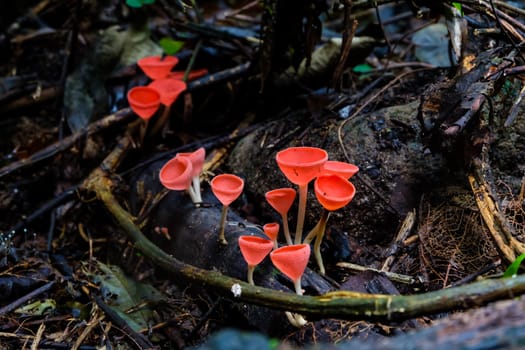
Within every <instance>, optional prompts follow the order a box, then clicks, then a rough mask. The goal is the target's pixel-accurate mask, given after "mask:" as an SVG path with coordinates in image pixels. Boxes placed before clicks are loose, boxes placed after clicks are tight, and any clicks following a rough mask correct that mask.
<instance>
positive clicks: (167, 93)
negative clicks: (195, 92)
mask: <svg viewBox="0 0 525 350" xmlns="http://www.w3.org/2000/svg"><path fill="white" fill-rule="evenodd" d="M148 87H150V88H152V89H155V90H157V92H158V93H159V94H160V102H161V103H162V104H163V105H164V111H163V112H162V114H161V116H160V118H159V119H158V120H157V122H156V123H155V125H154V126H153V128H152V130H151V133H152V134H156V133H157V132H158V130H159V129H160V128H163V127H164V130H166V126H167V121H168V118H169V115H170V111H171V106H172V104H173V103H174V102H175V101H176V100H177V98H178V97H179V96H180V94H181V93H182V92H184V90H186V83H185V82H183V81H182V80H177V79H172V78H162V79H156V80H153V81H152V82H151V83H150V84H149V85H148ZM164 134H165V133H164V132H163V136H164Z"/></svg>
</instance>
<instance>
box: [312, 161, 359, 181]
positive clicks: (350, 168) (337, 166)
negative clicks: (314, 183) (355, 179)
mask: <svg viewBox="0 0 525 350" xmlns="http://www.w3.org/2000/svg"><path fill="white" fill-rule="evenodd" d="M358 171H359V168H358V167H357V166H356V165H354V164H350V163H346V162H339V161H336V160H328V161H326V163H324V165H323V169H322V170H321V172H322V174H323V175H330V174H333V175H339V176H341V177H343V178H345V179H347V180H349V179H350V178H351V177H352V176H354V175H355V174H357V172H358Z"/></svg>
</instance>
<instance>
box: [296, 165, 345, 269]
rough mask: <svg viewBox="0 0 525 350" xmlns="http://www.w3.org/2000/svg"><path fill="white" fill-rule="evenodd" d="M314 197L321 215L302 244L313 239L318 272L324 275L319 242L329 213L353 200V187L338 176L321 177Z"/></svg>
mask: <svg viewBox="0 0 525 350" xmlns="http://www.w3.org/2000/svg"><path fill="white" fill-rule="evenodd" d="M314 190H315V196H316V198H317V200H318V201H319V203H321V205H322V206H323V208H324V210H323V214H322V215H321V218H320V219H319V222H318V223H317V225H316V226H315V227H314V228H313V229H312V231H310V233H308V235H307V236H306V238H305V239H304V243H310V242H311V241H312V240H313V239H314V237H315V243H314V256H315V259H316V261H317V265H318V266H319V272H320V273H321V274H322V275H324V274H325V268H324V264H323V258H322V256H321V242H322V239H323V236H324V233H325V230H326V223H327V221H328V218H329V217H330V213H331V212H332V211H334V210H338V209H340V208H342V207H344V206H345V205H347V204H348V203H350V201H351V200H352V199H353V198H354V195H355V187H354V185H353V184H352V183H351V182H350V181H348V180H346V179H345V178H343V177H341V176H339V175H333V174H332V175H321V176H319V177H318V178H317V179H316V180H315V183H314Z"/></svg>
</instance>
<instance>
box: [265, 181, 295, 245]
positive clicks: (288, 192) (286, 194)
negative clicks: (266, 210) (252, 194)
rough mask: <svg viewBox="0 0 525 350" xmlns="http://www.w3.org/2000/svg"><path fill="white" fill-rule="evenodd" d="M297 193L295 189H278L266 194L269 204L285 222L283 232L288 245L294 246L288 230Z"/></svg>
mask: <svg viewBox="0 0 525 350" xmlns="http://www.w3.org/2000/svg"><path fill="white" fill-rule="evenodd" d="M295 196H296V192H295V190H294V189H293V188H277V189H275V190H271V191H268V192H266V194H265V197H266V200H267V201H268V203H269V204H270V205H271V206H272V208H274V209H275V210H276V211H277V212H278V213H279V214H281V218H282V220H283V232H284V237H285V239H286V243H287V244H288V245H291V244H293V242H292V238H291V236H290V229H289V228H288V211H289V210H290V207H291V206H292V204H293V201H294V200H295Z"/></svg>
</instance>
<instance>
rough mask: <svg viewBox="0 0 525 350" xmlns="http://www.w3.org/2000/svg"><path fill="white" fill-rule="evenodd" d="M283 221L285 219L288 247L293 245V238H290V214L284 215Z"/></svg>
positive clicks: (285, 234)
mask: <svg viewBox="0 0 525 350" xmlns="http://www.w3.org/2000/svg"><path fill="white" fill-rule="evenodd" d="M282 219H283V232H284V238H285V239H286V243H287V244H288V245H292V244H293V242H292V236H290V228H289V227H288V214H287V213H284V215H282Z"/></svg>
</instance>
